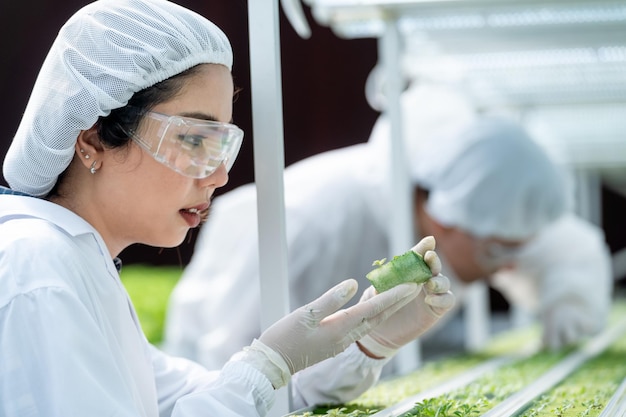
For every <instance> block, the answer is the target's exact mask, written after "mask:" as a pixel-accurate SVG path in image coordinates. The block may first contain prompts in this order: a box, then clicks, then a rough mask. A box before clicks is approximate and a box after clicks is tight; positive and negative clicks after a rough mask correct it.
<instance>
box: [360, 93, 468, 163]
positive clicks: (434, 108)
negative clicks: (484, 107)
mask: <svg viewBox="0 0 626 417" xmlns="http://www.w3.org/2000/svg"><path fill="white" fill-rule="evenodd" d="M400 106H401V108H402V112H403V114H402V122H403V124H402V133H403V136H404V147H405V151H406V154H407V157H408V159H409V161H408V162H409V164H410V165H414V163H415V160H414V159H415V156H416V155H418V154H419V153H420V149H421V148H422V146H424V145H425V144H427V143H428V139H429V138H431V137H433V136H441V135H444V134H445V133H446V132H450V131H454V130H455V129H457V128H458V126H461V125H465V124H467V123H468V122H469V121H470V120H473V119H474V117H476V109H475V107H474V106H473V105H472V103H471V102H470V101H469V100H468V99H467V97H465V96H464V95H462V94H460V93H459V92H458V91H456V90H453V89H451V88H450V87H448V86H445V85H439V84H421V83H414V84H412V85H410V86H409V88H408V89H407V90H406V91H404V92H403V93H402V95H401V96H400ZM390 135H391V130H390V126H389V119H388V117H387V115H386V114H383V115H381V116H380V117H379V118H378V120H377V121H376V124H375V125H374V128H373V129H372V133H371V135H370V138H369V142H371V143H374V144H375V145H376V146H379V145H380V146H385V144H388V143H390Z"/></svg>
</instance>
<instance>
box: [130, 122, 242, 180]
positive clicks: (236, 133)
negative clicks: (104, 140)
mask: <svg viewBox="0 0 626 417" xmlns="http://www.w3.org/2000/svg"><path fill="white" fill-rule="evenodd" d="M139 132H141V134H139ZM126 133H127V134H128V135H129V136H130V137H131V138H132V140H133V141H134V142H135V143H137V144H138V145H139V146H141V147H142V148H143V149H145V150H146V152H148V153H149V154H150V155H152V156H153V157H154V159H156V160H157V161H158V162H160V163H162V164H163V165H165V166H167V167H169V168H171V169H173V170H174V171H176V172H178V173H180V174H182V175H185V176H187V177H191V178H206V177H208V176H209V175H211V174H212V173H214V172H215V171H216V170H217V169H218V168H219V166H220V165H221V164H224V166H225V167H226V170H227V171H229V170H230V168H231V167H232V166H233V163H234V162H235V158H236V157H237V154H238V153H239V149H240V148H241V142H242V141H243V130H241V129H239V128H238V127H237V126H235V125H232V124H229V123H220V122H214V121H210V120H202V119H194V118H191V117H183V116H170V115H167V114H161V113H157V112H153V111H148V112H146V113H145V114H144V115H143V118H142V120H141V122H140V124H139V129H138V132H135V131H129V132H126Z"/></svg>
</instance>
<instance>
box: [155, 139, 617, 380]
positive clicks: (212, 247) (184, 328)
mask: <svg viewBox="0 0 626 417" xmlns="http://www.w3.org/2000/svg"><path fill="white" fill-rule="evenodd" d="M381 146H382V147H381ZM384 146H385V145H384V144H382V145H381V141H377V142H376V141H375V142H372V141H370V142H368V143H365V144H358V145H354V146H350V147H346V148H342V149H338V150H334V151H330V152H325V153H322V154H319V155H316V156H314V157H311V158H308V159H305V160H303V161H300V162H298V163H296V164H293V165H291V166H289V167H287V169H286V171H285V177H284V178H285V206H286V207H285V208H286V212H285V215H286V229H287V246H288V251H289V258H288V259H289V264H288V274H289V295H290V298H291V306H292V308H295V307H297V306H300V305H303V304H305V303H306V302H308V301H310V300H312V299H314V298H315V297H317V296H318V295H320V294H321V293H322V292H323V291H324V290H325V289H327V288H329V287H330V286H331V285H333V284H334V283H336V282H339V281H340V280H342V279H345V278H356V279H357V280H358V281H359V285H360V288H361V289H362V290H364V289H365V288H367V286H369V282H368V281H367V279H366V278H365V274H366V273H367V272H369V271H370V270H371V269H372V261H373V260H376V259H380V258H382V257H384V256H390V255H393V254H390V253H389V251H390V249H389V240H390V230H389V228H388V227H387V221H386V219H387V218H388V214H387V213H389V212H390V204H392V203H393V202H392V201H391V200H390V198H389V195H388V194H387V192H388V191H387V190H388V187H387V186H386V184H387V171H386V165H385V161H386V160H387V155H386V153H385V148H384ZM549 230H550V228H547V229H545V230H544V232H545V233H546V234H549V236H551V238H550V239H549V241H546V244H545V245H543V246H541V248H540V250H537V251H535V252H531V253H529V257H528V258H527V264H528V265H533V263H534V260H533V257H534V258H536V259H540V260H541V264H542V265H543V266H542V268H541V269H540V270H537V269H535V270H532V271H531V270H530V269H528V268H527V269H528V271H527V272H529V273H533V274H534V278H533V280H529V281H521V280H516V281H515V282H514V281H510V282H509V284H506V285H508V287H507V288H502V289H503V290H505V291H504V292H505V293H506V294H508V295H509V300H510V301H511V302H512V303H517V302H519V301H520V300H518V299H517V298H516V297H514V296H513V295H514V294H515V292H516V285H517V286H519V285H525V284H530V285H531V286H532V287H533V288H534V289H535V292H536V293H537V294H542V295H541V298H537V299H539V300H540V302H541V303H549V302H550V300H551V299H552V298H553V297H555V296H556V295H557V294H558V293H560V292H562V291H563V290H565V288H567V286H568V284H567V283H568V282H569V281H572V282H576V283H577V284H576V285H575V286H572V287H571V288H572V290H574V289H577V290H579V291H582V294H583V295H584V294H586V292H587V290H586V287H581V286H580V285H578V283H579V281H580V279H579V278H580V277H582V276H585V277H587V278H589V277H593V279H594V281H595V282H596V283H597V286H598V288H599V290H598V291H597V292H596V293H595V294H594V296H593V297H590V298H589V299H587V301H586V302H585V303H586V304H587V305H586V308H588V310H589V312H590V314H594V315H596V316H597V317H598V321H599V322H601V321H602V320H603V318H604V317H605V315H606V308H607V305H608V304H609V302H610V296H609V295H608V294H609V293H610V292H609V291H607V290H606V288H608V287H609V286H610V285H611V282H612V277H611V274H610V267H609V263H610V258H609V255H608V251H607V248H606V245H604V241H603V239H602V237H603V236H602V232H601V231H600V230H597V229H596V228H594V227H592V226H590V225H587V224H584V223H583V222H581V221H578V220H572V221H568V222H566V223H563V224H561V225H560V226H559V227H556V228H554V229H552V232H550V231H549ZM581 235H582V236H581ZM538 242H539V241H538ZM541 242H543V240H541ZM567 242H576V248H575V250H571V251H561V250H560V248H561V247H562V245H564V244H567ZM233 254H237V255H236V256H237V258H238V262H236V263H234V262H223V261H222V259H226V258H232V256H233ZM583 258H586V259H590V261H589V262H588V263H585V262H582V261H581V260H582V259H583ZM442 261H443V262H444V265H443V273H444V274H446V275H448V276H449V277H450V278H451V282H452V285H453V287H452V291H453V292H454V293H455V295H457V297H458V298H459V300H458V302H457V306H460V305H462V300H463V293H464V290H465V288H464V287H463V286H462V284H460V283H459V281H458V280H457V279H454V274H453V272H452V271H451V270H450V269H449V267H448V266H447V265H446V264H445V260H444V259H442ZM571 265H576V266H577V267H579V268H580V272H579V273H577V274H569V273H567V274H564V275H562V274H561V273H560V272H561V271H564V270H565V271H569V269H571ZM258 279H259V268H258V240H257V224H256V196H255V187H254V185H252V184H249V185H244V186H242V187H239V188H237V189H235V190H233V191H231V192H229V193H227V194H225V195H223V196H220V197H217V198H216V199H215V201H214V202H213V205H212V213H211V215H210V217H209V222H208V223H207V224H206V225H204V226H203V228H202V229H201V231H200V234H199V236H198V241H197V246H196V249H195V253H194V256H193V257H192V260H191V262H190V264H189V265H188V267H187V268H186V270H185V271H184V273H183V276H182V278H181V280H180V281H179V283H178V284H177V286H176V288H175V289H174V291H173V293H172V296H171V299H170V305H169V311H168V317H167V320H166V342H165V343H166V344H165V347H164V348H165V349H166V350H168V351H171V352H173V353H175V354H180V355H183V356H186V357H190V358H194V359H196V360H198V361H200V362H201V363H203V364H204V365H205V366H207V367H209V368H219V367H220V366H221V365H222V364H223V363H224V361H226V360H227V359H228V358H229V357H230V355H231V354H232V353H233V352H236V351H237V350H239V349H241V347H242V346H243V345H245V344H246V343H247V341H248V340H250V339H251V338H253V337H256V336H257V335H258V334H259V329H260V323H259V315H260V311H261V310H260V291H259V287H258V284H256V282H257V281H258ZM554 279H558V280H559V282H560V284H561V285H548V282H552V281H554ZM506 285H505V286H506ZM506 290H508V291H506ZM356 298H358V297H356ZM264 302H271V300H264ZM544 305H545V304H544ZM450 316H451V314H449V313H448V314H447V315H446V317H450ZM442 323H444V320H441V321H440V322H439V323H438V324H437V327H440V326H441V325H442ZM231 329H236V331H235V332H232V331H231ZM425 336H426V337H427V336H428V334H426V335H425Z"/></svg>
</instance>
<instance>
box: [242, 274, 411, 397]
mask: <svg viewBox="0 0 626 417" xmlns="http://www.w3.org/2000/svg"><path fill="white" fill-rule="evenodd" d="M357 289H358V284H357V281H356V280H354V279H348V280H345V281H343V282H342V283H340V284H338V285H336V286H335V287H333V288H331V289H330V290H328V291H327V292H326V293H325V294H323V295H322V296H321V297H319V298H318V299H316V300H315V301H313V302H311V303H309V304H307V305H305V306H303V307H300V308H299V309H297V310H295V311H294V312H292V313H290V314H289V315H287V316H285V317H283V318H282V319H281V320H279V321H277V322H276V323H274V324H273V325H272V326H271V327H269V328H268V329H267V330H265V331H264V332H263V333H262V334H261V336H260V337H259V340H257V341H255V342H254V343H253V344H252V346H250V347H248V348H246V349H244V352H243V354H242V355H243V360H246V361H247V362H249V363H251V364H252V365H253V366H255V367H256V368H257V369H259V370H261V372H263V373H264V374H265V375H266V376H267V377H268V378H269V379H270V381H271V382H272V385H274V388H279V387H281V386H283V385H285V384H286V383H287V382H288V381H289V377H290V375H291V374H294V373H295V372H298V371H300V370H302V369H304V368H306V367H309V366H311V365H313V364H315V363H317V362H320V361H323V360H324V359H328V358H330V357H333V356H335V355H337V354H339V353H341V352H343V351H344V350H345V349H346V348H347V347H348V346H349V345H350V344H352V343H354V342H355V341H356V340H359V339H360V338H361V337H362V336H363V335H365V334H367V333H368V332H369V331H370V330H371V329H372V328H374V327H376V326H377V325H378V324H380V323H381V322H383V321H384V320H386V319H387V318H388V317H389V316H390V315H392V314H394V313H395V312H396V311H398V310H399V309H401V308H402V307H404V306H405V305H406V304H407V303H408V302H410V301H411V300H413V299H414V298H415V296H416V295H417V293H418V291H419V290H418V285H417V284H413V283H410V284H402V285H399V286H397V287H396V288H393V289H391V290H389V291H386V292H384V293H383V294H380V295H377V296H375V297H372V298H370V299H368V300H367V301H364V302H360V303H358V304H357V305H355V306H352V307H350V308H347V309H342V310H340V308H341V307H343V306H344V305H345V304H346V303H347V302H348V301H349V300H350V299H351V298H352V297H353V296H354V294H355V293H356V291H357Z"/></svg>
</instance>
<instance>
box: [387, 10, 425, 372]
mask: <svg viewBox="0 0 626 417" xmlns="http://www.w3.org/2000/svg"><path fill="white" fill-rule="evenodd" d="M400 36H401V35H400V33H399V30H398V25H397V21H396V20H395V19H389V20H388V21H387V24H386V27H385V32H384V34H383V36H382V37H381V38H380V39H379V43H378V50H379V52H380V56H381V59H382V63H383V69H384V77H383V80H384V81H383V82H384V88H385V92H386V98H387V107H386V109H385V111H386V113H387V116H388V117H389V121H390V125H391V144H390V148H391V155H390V157H391V160H390V164H389V169H390V175H389V178H390V184H389V189H390V190H391V194H390V195H391V198H392V201H390V202H389V205H390V208H391V210H390V216H389V223H390V224H389V227H390V229H391V239H390V250H391V253H390V254H389V255H390V256H393V255H398V254H401V253H404V252H406V251H407V250H409V249H410V248H411V247H412V246H413V244H414V242H413V240H414V228H413V198H412V187H411V180H410V177H409V168H408V160H407V157H406V152H405V146H404V137H403V135H404V132H403V122H402V121H403V116H404V115H403V114H402V108H401V105H400V95H401V94H402V79H403V73H402V68H401V51H400V49H401V48H400V46H401V45H400ZM420 357H421V353H420V344H419V341H417V340H416V341H414V342H412V343H409V344H407V345H405V346H404V347H403V348H402V349H400V351H399V352H398V353H397V354H396V357H395V358H394V361H393V364H394V371H395V372H396V373H400V374H404V373H407V372H410V371H413V370H415V369H416V368H417V367H418V366H419V364H420Z"/></svg>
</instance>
